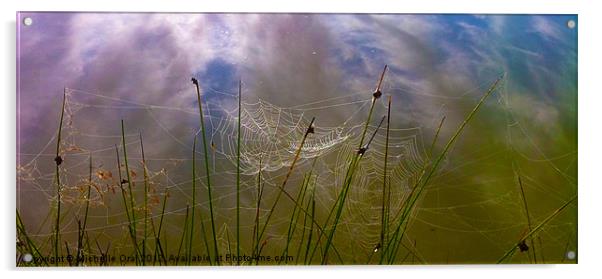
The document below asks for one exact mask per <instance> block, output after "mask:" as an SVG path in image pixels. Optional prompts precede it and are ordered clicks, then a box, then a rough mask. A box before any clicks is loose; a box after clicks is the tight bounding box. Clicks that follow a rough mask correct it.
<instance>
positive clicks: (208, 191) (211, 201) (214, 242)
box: [191, 78, 219, 265]
mask: <svg viewBox="0 0 602 279" xmlns="http://www.w3.org/2000/svg"><path fill="white" fill-rule="evenodd" d="M191 80H192V83H193V84H194V85H195V88H196V94H197V102H198V105H199V118H200V122H201V133H202V139H203V155H204V160H205V175H206V178H207V194H208V198H209V218H210V219H211V233H212V236H213V250H214V253H215V254H214V255H215V259H217V257H218V256H219V248H218V246H217V236H216V234H215V219H214V217H213V216H214V215H213V197H212V193H211V191H212V189H211V171H210V170H209V157H208V156H209V155H208V154H209V153H208V152H207V138H206V136H205V134H206V133H205V120H204V116H203V104H202V102H201V90H200V88H199V82H198V80H197V79H195V78H192V79H191ZM215 263H216V264H217V265H219V261H217V260H216V261H215Z"/></svg>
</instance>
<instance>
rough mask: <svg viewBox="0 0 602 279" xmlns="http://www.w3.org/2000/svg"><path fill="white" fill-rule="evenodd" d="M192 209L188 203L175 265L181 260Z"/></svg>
mask: <svg viewBox="0 0 602 279" xmlns="http://www.w3.org/2000/svg"><path fill="white" fill-rule="evenodd" d="M189 211H190V205H188V204H187V205H186V215H185V216H184V228H183V229H182V237H180V245H179V246H178V254H177V256H176V262H175V265H176V266H177V265H178V262H179V261H180V255H181V252H182V246H183V245H184V239H186V232H188V212H189Z"/></svg>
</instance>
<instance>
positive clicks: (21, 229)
mask: <svg viewBox="0 0 602 279" xmlns="http://www.w3.org/2000/svg"><path fill="white" fill-rule="evenodd" d="M16 212H17V237H19V239H22V238H24V240H25V245H26V246H27V250H28V252H29V254H31V255H32V256H33V257H36V258H38V259H41V260H42V262H44V264H46V265H48V261H47V260H46V257H43V256H42V253H40V250H39V249H38V247H37V246H36V245H35V243H34V242H33V241H32V240H31V238H30V237H29V235H27V229H25V225H24V224H23V220H22V219H21V215H20V214H19V210H17V211H16Z"/></svg>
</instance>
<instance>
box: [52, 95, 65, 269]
mask: <svg viewBox="0 0 602 279" xmlns="http://www.w3.org/2000/svg"><path fill="white" fill-rule="evenodd" d="M66 99H67V89H66V88H65V89H64V91H63V105H62V107H61V116H60V120H59V128H58V135H57V139H56V157H54V162H55V163H56V168H55V173H54V175H55V181H56V223H55V225H54V257H55V259H58V258H59V239H60V233H61V232H60V231H61V229H60V223H61V174H60V168H59V166H60V165H61V163H62V162H63V158H62V157H61V156H60V151H61V133H62V131H63V118H64V116H65V101H66ZM55 265H56V266H58V265H59V264H58V261H55Z"/></svg>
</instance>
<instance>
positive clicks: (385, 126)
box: [16, 12, 578, 266]
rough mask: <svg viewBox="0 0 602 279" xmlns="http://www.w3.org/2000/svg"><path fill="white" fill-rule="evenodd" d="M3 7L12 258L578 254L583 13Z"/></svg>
mask: <svg viewBox="0 0 602 279" xmlns="http://www.w3.org/2000/svg"><path fill="white" fill-rule="evenodd" d="M17 22H18V24H17V26H18V27H17V29H18V39H17V44H18V55H17V70H18V71H17V73H18V81H17V84H18V92H17V95H18V104H17V105H18V125H17V129H18V132H17V136H18V141H17V150H18V151H17V166H18V170H17V197H16V198H17V224H16V227H17V243H16V247H17V249H16V251H17V255H16V265H17V266H55V265H58V266H99V265H102V266H104V265H107V266H122V265H138V266H141V265H146V266H151V265H155V266H157V265H171V266H173V265H319V264H327V265H340V264H345V265H347V264H354V265H364V264H368V265H388V264H395V265H402V264H468V263H471V264H472V263H480V264H491V263H530V264H541V263H576V262H577V255H578V251H577V233H576V230H577V140H576V139H577V102H576V101H577V16H575V15H470V14H466V15H407V14H180V13H178V14H154V13H141V14H136V13H133V14H129V13H43V12H42V13H38V12H23V13H19V14H18V19H17Z"/></svg>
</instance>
